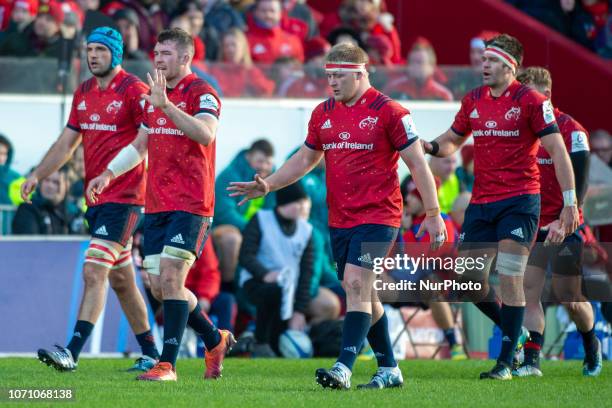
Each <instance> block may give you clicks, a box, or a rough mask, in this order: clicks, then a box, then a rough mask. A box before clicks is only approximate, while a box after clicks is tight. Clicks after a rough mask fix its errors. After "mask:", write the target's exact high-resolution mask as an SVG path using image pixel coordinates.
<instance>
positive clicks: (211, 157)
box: [143, 74, 221, 217]
mask: <svg viewBox="0 0 612 408" xmlns="http://www.w3.org/2000/svg"><path fill="white" fill-rule="evenodd" d="M167 95H168V99H169V100H170V101H171V102H172V103H174V104H175V105H176V106H177V107H178V108H179V109H181V110H182V111H184V112H186V113H188V114H189V115H192V116H199V115H212V116H214V117H215V118H218V117H219V113H220V112H221V101H220V99H219V97H218V96H217V93H216V92H215V90H214V89H213V88H212V87H211V86H210V85H208V83H207V82H206V81H204V80H202V79H200V78H198V77H197V76H196V75H195V74H190V75H187V76H186V77H185V78H183V79H182V80H181V82H179V83H178V84H177V86H176V87H174V88H173V89H168V90H167ZM143 115H144V121H143V126H144V127H145V128H147V129H148V131H149V143H148V154H149V174H148V182H147V195H146V198H147V200H146V205H145V212H146V213H158V212H164V211H185V212H189V213H192V214H197V215H201V216H209V217H212V215H213V212H214V204H215V146H216V141H213V142H211V143H210V144H209V145H208V146H204V145H202V144H200V143H198V142H196V141H194V140H191V139H190V138H189V137H187V136H186V135H185V134H184V133H183V132H182V131H181V130H179V129H178V128H177V127H176V125H175V124H174V123H173V122H172V120H170V118H169V117H168V116H167V115H166V114H164V112H162V110H161V109H159V108H154V107H153V106H152V105H150V104H146V105H145V111H144V114H143Z"/></svg>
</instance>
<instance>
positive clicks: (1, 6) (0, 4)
mask: <svg viewBox="0 0 612 408" xmlns="http://www.w3.org/2000/svg"><path fill="white" fill-rule="evenodd" d="M12 7H13V0H0V39H1V38H2V37H1V35H2V33H3V32H4V31H6V29H7V28H8V26H9V23H10V20H11V9H12Z"/></svg>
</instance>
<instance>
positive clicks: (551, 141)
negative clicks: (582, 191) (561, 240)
mask: <svg viewBox="0 0 612 408" xmlns="http://www.w3.org/2000/svg"><path fill="white" fill-rule="evenodd" d="M540 141H541V142H542V146H544V148H545V149H546V151H547V152H548V154H549V155H550V157H551V158H552V160H553V165H554V166H555V173H556V175H557V181H558V182H559V185H560V186H561V191H562V192H563V210H562V211H561V216H560V217H559V220H560V221H561V226H562V228H563V230H564V231H565V234H566V235H569V234H571V233H573V232H574V231H576V229H577V228H578V225H579V216H578V199H577V197H576V184H575V183H574V170H573V169H572V162H571V160H570V157H569V154H568V153H567V149H566V148H565V144H564V143H563V136H561V134H560V133H551V134H549V135H546V136H543V137H542V138H540Z"/></svg>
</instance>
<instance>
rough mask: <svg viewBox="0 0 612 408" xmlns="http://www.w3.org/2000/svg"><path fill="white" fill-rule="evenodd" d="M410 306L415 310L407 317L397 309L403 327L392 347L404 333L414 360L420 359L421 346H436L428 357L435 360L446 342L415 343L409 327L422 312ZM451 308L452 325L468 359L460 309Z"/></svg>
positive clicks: (416, 307)
mask: <svg viewBox="0 0 612 408" xmlns="http://www.w3.org/2000/svg"><path fill="white" fill-rule="evenodd" d="M410 306H412V307H415V309H414V311H413V312H411V313H410V314H408V315H407V316H406V315H405V314H404V313H401V309H402V307H399V308H398V309H399V311H400V315H401V316H402V320H403V322H404V326H403V327H402V330H401V331H400V332H399V333H398V334H397V336H396V337H395V339H394V340H393V347H395V345H396V344H397V343H398V342H399V341H400V339H401V338H402V334H403V333H406V336H407V337H408V342H409V343H410V346H411V347H412V349H413V350H414V355H415V357H416V358H420V357H419V351H418V347H419V346H421V347H422V346H436V349H435V351H434V353H433V354H432V355H431V356H430V357H429V358H431V359H435V358H436V356H437V355H438V353H439V352H440V350H442V347H444V346H445V345H446V342H445V341H444V340H443V341H442V342H438V343H427V342H416V341H415V340H414V338H413V337H412V334H411V333H410V328H409V325H410V323H411V322H412V321H413V320H414V318H415V317H416V316H417V315H418V314H419V312H421V311H422V309H421V308H420V307H419V306H418V305H410ZM451 308H452V314H453V325H454V326H455V327H456V328H457V329H458V330H459V333H460V334H461V339H462V347H463V351H464V353H465V355H466V356H467V357H468V358H470V354H469V348H468V341H467V336H466V334H465V330H464V327H463V319H460V318H459V317H460V315H461V308H460V307H456V306H455V305H451Z"/></svg>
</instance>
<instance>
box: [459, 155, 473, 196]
mask: <svg viewBox="0 0 612 408" xmlns="http://www.w3.org/2000/svg"><path fill="white" fill-rule="evenodd" d="M460 153H461V166H459V167H457V170H456V171H455V173H456V174H457V178H458V179H459V190H460V191H468V192H470V193H471V192H472V187H473V186H474V145H473V144H466V145H463V147H462V148H461V151H460Z"/></svg>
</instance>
